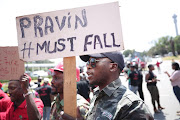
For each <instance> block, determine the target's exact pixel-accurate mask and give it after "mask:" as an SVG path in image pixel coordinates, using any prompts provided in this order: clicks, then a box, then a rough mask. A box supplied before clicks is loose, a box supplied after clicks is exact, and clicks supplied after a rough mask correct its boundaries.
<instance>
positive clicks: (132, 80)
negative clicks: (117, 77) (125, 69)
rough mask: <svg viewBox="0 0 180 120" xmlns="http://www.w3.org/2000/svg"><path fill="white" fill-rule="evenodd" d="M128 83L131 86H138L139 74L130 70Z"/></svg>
mask: <svg viewBox="0 0 180 120" xmlns="http://www.w3.org/2000/svg"><path fill="white" fill-rule="evenodd" d="M129 79H130V84H131V85H132V86H138V84H139V74H138V72H137V71H131V73H130V74H129Z"/></svg>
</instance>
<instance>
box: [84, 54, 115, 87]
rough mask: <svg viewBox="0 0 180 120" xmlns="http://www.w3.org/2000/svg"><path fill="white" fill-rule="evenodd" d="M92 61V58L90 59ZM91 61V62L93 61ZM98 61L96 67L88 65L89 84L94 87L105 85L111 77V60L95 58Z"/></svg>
mask: <svg viewBox="0 0 180 120" xmlns="http://www.w3.org/2000/svg"><path fill="white" fill-rule="evenodd" d="M90 59H92V57H91V58H90ZM90 59H89V61H91V60H90ZM95 59H96V60H97V61H96V63H95V67H92V66H91V63H90V64H87V74H88V79H89V83H90V84H92V85H99V86H101V85H105V84H106V81H107V80H108V78H109V76H110V74H109V73H110V72H109V71H110V65H109V64H111V62H112V61H111V60H110V59H108V58H95Z"/></svg>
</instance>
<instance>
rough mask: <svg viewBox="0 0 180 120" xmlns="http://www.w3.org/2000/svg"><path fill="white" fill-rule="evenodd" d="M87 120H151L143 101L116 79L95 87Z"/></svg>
mask: <svg viewBox="0 0 180 120" xmlns="http://www.w3.org/2000/svg"><path fill="white" fill-rule="evenodd" d="M87 120H153V117H152V115H151V113H150V111H149V110H148V108H147V106H146V105H145V103H144V102H143V101H142V100H141V99H140V98H139V97H138V96H137V95H135V94H134V93H132V92H131V91H130V90H128V89H126V87H124V86H123V85H122V84H121V81H120V79H117V80H115V81H113V82H112V83H110V84H109V85H107V86H106V87H105V88H103V89H102V90H101V91H100V90H99V88H98V87H97V88H96V89H95V91H94V97H93V99H92V101H91V104H90V107H89V112H88V114H87Z"/></svg>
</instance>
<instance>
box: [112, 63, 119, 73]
mask: <svg viewBox="0 0 180 120" xmlns="http://www.w3.org/2000/svg"><path fill="white" fill-rule="evenodd" d="M117 70H118V64H117V63H111V64H110V71H111V72H115V71H117Z"/></svg>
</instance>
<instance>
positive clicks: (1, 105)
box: [0, 90, 11, 112]
mask: <svg viewBox="0 0 180 120" xmlns="http://www.w3.org/2000/svg"><path fill="white" fill-rule="evenodd" d="M10 102H11V99H10V98H9V97H8V95H7V94H6V93H4V92H3V91H2V90H0V112H5V111H6V110H7V108H8V106H9V104H10Z"/></svg>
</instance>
